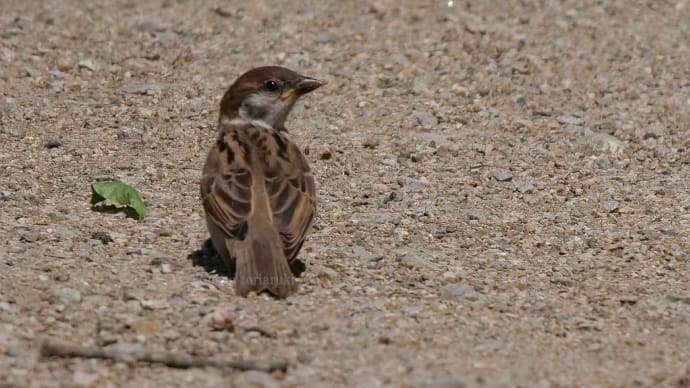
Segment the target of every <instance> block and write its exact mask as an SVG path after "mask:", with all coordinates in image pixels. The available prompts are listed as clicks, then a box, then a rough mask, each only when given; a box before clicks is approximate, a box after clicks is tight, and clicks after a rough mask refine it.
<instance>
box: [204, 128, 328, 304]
mask: <svg viewBox="0 0 690 388" xmlns="http://www.w3.org/2000/svg"><path fill="white" fill-rule="evenodd" d="M225 155H232V156H233V157H232V159H230V157H227V158H225V160H223V158H224V157H225ZM201 187H202V191H201V196H202V200H203V204H204V208H205V210H206V213H207V217H208V219H209V222H212V223H213V224H214V225H215V227H217V228H218V229H220V230H221V231H222V232H223V233H224V234H225V235H226V236H227V237H228V238H230V239H236V240H243V239H244V238H245V236H246V235H247V233H249V234H251V233H252V232H254V231H259V230H261V233H262V234H261V236H263V237H262V238H265V239H266V240H271V238H270V237H267V235H266V233H270V232H267V228H268V229H273V230H274V232H273V233H276V236H279V238H280V240H279V241H280V242H278V244H279V245H280V246H281V249H282V251H283V253H284V258H283V259H282V260H286V259H287V261H292V260H294V259H295V258H296V256H297V254H298V252H299V250H300V248H301V246H302V244H303V242H304V239H305V237H306V234H307V231H308V230H309V227H310V226H311V222H312V220H313V218H314V213H315V209H316V208H315V190H314V178H313V176H312V175H311V173H310V170H309V166H308V164H307V162H306V160H305V159H304V156H303V155H302V154H301V152H300V151H299V149H298V148H297V146H296V145H295V144H294V143H292V142H291V141H290V140H289V139H288V138H287V136H286V135H285V134H283V133H279V132H278V131H275V130H272V129H270V128H267V127H264V126H262V125H254V124H252V123H249V122H244V124H239V123H238V122H234V123H233V124H232V125H230V124H222V123H221V128H220V134H219V140H218V141H217V142H216V144H215V145H214V147H213V149H212V150H211V152H210V153H209V157H208V159H207V163H206V165H205V166H204V170H203V178H202V183H201ZM262 192H265V194H264V195H262V194H261V193H262ZM257 198H267V203H266V204H265V206H266V207H267V208H266V209H264V210H262V207H261V204H260V203H256V201H257ZM263 211H265V212H268V214H267V216H268V217H263V218H262V217H260V215H259V214H258V213H257V212H263ZM251 220H253V221H251ZM252 222H253V223H254V224H251V223H252ZM259 224H260V225H259ZM267 244H268V242H267ZM226 245H227V247H226V248H227V251H228V254H229V255H230V256H233V257H234V256H236V254H237V253H238V252H234V248H233V245H232V244H226ZM254 245H256V244H254ZM238 249H239V248H238ZM242 249H244V250H245V251H246V254H258V253H261V254H269V252H270V249H263V248H262V249H259V248H256V247H254V248H251V249H249V248H242ZM262 261H265V258H257V259H256V260H254V261H252V262H250V263H246V265H245V264H243V266H245V267H246V268H247V271H250V272H251V271H254V272H252V273H257V274H261V273H262V271H263V270H264V269H265V268H266V267H267V266H271V265H273V264H272V263H271V262H265V263H262ZM285 264H287V263H285ZM273 270H275V271H278V270H279V269H275V268H273V269H269V270H268V271H269V272H270V271H273ZM285 287H287V288H283V289H278V291H276V292H275V293H278V294H285V293H288V294H289V293H291V292H294V287H296V286H295V285H294V284H288V285H287V286H285ZM255 288H256V287H255ZM267 288H268V287H267ZM237 289H238V293H240V294H242V293H246V292H248V290H254V288H252V285H251V284H247V283H246V282H245V281H244V280H241V281H239V282H238V283H237ZM281 296H285V295H281Z"/></svg>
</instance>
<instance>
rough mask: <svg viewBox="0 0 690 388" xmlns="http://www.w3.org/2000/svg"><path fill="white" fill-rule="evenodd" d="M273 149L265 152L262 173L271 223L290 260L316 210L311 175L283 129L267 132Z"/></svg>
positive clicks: (304, 235)
mask: <svg viewBox="0 0 690 388" xmlns="http://www.w3.org/2000/svg"><path fill="white" fill-rule="evenodd" d="M271 138H272V139H273V141H272V142H268V144H272V145H274V146H275V152H269V155H271V156H272V157H271V159H273V160H270V159H269V160H267V168H266V172H265V180H266V194H268V198H269V202H270V207H271V212H272V215H273V225H274V226H275V228H276V229H277V230H278V233H280V237H281V240H282V242H283V249H284V251H285V256H286V257H287V259H288V260H290V261H291V260H293V259H294V258H295V257H296V256H297V253H298V252H299V250H300V248H301V247H302V243H303V242H304V239H305V237H306V234H307V231H308V230H309V227H310V226H311V224H312V221H313V219H314V215H315V212H316V189H315V185H314V176H313V175H312V173H311V170H310V168H309V164H308V163H307V160H306V159H305V158H304V155H302V152H300V150H299V148H298V147H297V146H296V145H295V144H294V143H293V142H292V141H290V140H289V139H288V138H287V136H286V135H285V134H284V133H283V132H274V133H273V134H272V135H271Z"/></svg>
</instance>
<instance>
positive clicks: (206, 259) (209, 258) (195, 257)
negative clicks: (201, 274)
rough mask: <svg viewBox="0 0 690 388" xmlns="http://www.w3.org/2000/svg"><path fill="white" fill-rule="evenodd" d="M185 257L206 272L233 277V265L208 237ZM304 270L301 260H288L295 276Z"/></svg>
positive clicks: (304, 266) (298, 275)
mask: <svg viewBox="0 0 690 388" xmlns="http://www.w3.org/2000/svg"><path fill="white" fill-rule="evenodd" d="M187 259H188V260H191V262H192V264H194V265H198V266H200V267H202V268H203V269H204V270H205V271H206V272H208V273H212V274H218V275H222V276H227V277H228V278H230V279H234V278H235V266H234V265H228V264H227V263H225V261H224V260H223V258H222V257H221V256H220V255H219V254H218V252H216V248H214V247H213V243H212V242H211V239H210V238H209V239H207V240H206V241H205V242H204V244H203V245H202V246H201V249H197V250H196V251H194V252H192V253H190V254H189V255H188V256H187ZM305 270H306V265H305V264H304V262H302V261H301V260H299V259H295V260H293V261H292V262H290V271H291V272H292V274H293V275H295V276H296V277H300V275H302V273H303V272H304V271H305Z"/></svg>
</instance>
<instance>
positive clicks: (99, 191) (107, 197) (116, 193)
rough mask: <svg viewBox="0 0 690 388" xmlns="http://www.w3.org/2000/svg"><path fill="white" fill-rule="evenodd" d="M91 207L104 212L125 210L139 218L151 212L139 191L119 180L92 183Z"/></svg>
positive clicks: (131, 215) (130, 215) (126, 212)
mask: <svg viewBox="0 0 690 388" xmlns="http://www.w3.org/2000/svg"><path fill="white" fill-rule="evenodd" d="M91 208H92V209H93V210H95V211H99V212H102V213H118V212H121V211H123V212H125V214H126V215H127V216H128V217H132V218H136V219H138V220H143V219H144V217H146V215H147V214H148V212H149V209H147V208H146V205H144V201H142V200H141V197H140V196H139V193H138V192H137V191H136V190H135V189H134V188H133V187H132V186H129V185H127V184H125V183H122V182H120V181H118V180H114V181H107V182H94V183H92V184H91Z"/></svg>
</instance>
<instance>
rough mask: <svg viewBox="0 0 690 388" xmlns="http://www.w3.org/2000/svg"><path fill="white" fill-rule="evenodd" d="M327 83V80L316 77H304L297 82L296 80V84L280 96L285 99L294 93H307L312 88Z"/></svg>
mask: <svg viewBox="0 0 690 388" xmlns="http://www.w3.org/2000/svg"><path fill="white" fill-rule="evenodd" d="M326 83H327V82H326V81H319V80H318V79H315V78H309V77H302V78H300V79H299V80H298V81H297V82H295V84H294V85H292V87H291V88H290V89H288V90H286V91H284V92H283V94H281V95H280V97H281V98H283V99H285V98H288V97H290V96H292V95H293V94H297V95H302V94H307V93H309V92H311V91H312V90H314V89H316V88H318V87H320V86H323V85H325V84H326Z"/></svg>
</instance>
